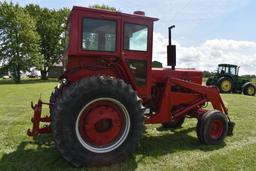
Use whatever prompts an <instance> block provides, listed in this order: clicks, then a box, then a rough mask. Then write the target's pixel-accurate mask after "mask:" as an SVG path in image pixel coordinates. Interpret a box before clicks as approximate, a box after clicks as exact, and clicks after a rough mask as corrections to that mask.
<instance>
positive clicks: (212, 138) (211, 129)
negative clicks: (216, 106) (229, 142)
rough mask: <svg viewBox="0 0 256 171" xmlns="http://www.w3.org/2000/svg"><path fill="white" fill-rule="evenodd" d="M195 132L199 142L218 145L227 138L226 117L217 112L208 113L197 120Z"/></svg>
mask: <svg viewBox="0 0 256 171" xmlns="http://www.w3.org/2000/svg"><path fill="white" fill-rule="evenodd" d="M196 131H197V137H198V139H199V141H200V142H202V143H204V144H207V145H215V144H220V143H222V142H223V141H224V138H225V137H226V136H227V132H228V120H227V117H226V115H225V114H223V113H222V112H220V111H218V110H212V111H208V112H206V113H204V114H203V116H202V117H201V118H199V119H198V123H197V128H196Z"/></svg>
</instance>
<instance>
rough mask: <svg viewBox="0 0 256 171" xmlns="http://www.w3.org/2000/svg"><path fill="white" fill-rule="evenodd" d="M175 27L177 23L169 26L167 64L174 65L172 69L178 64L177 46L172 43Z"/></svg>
mask: <svg viewBox="0 0 256 171" xmlns="http://www.w3.org/2000/svg"><path fill="white" fill-rule="evenodd" d="M173 28H175V25H172V26H170V27H169V28H168V30H169V44H168V46H167V66H172V69H173V70H174V69H175V66H176V46H175V45H172V29H173Z"/></svg>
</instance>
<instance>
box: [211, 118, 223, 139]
mask: <svg viewBox="0 0 256 171" xmlns="http://www.w3.org/2000/svg"><path fill="white" fill-rule="evenodd" d="M223 131H224V124H223V122H222V121H221V120H214V121H213V122H212V123H211V127H210V130H209V135H210V137H211V138H212V139H215V140H216V139H218V138H220V137H221V135H222V134H223Z"/></svg>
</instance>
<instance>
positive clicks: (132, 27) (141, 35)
mask: <svg viewBox="0 0 256 171" xmlns="http://www.w3.org/2000/svg"><path fill="white" fill-rule="evenodd" d="M147 47H148V27H147V26H146V25H140V24H131V23H125V24H124V49H125V50H134V51H147Z"/></svg>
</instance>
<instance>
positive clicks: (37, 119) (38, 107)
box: [27, 99, 51, 137]
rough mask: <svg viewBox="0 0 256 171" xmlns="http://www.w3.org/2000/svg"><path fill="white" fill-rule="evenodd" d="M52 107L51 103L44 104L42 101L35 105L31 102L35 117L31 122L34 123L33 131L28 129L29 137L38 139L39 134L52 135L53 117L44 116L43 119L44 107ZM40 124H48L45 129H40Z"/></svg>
mask: <svg viewBox="0 0 256 171" xmlns="http://www.w3.org/2000/svg"><path fill="white" fill-rule="evenodd" d="M43 104H45V105H50V103H44V102H42V101H41V99H39V100H38V102H37V104H35V105H34V104H33V102H31V108H32V109H33V110H34V116H33V117H32V118H31V122H32V123H33V126H32V130H31V129H28V131H27V135H28V136H31V137H36V136H37V135H38V134H45V133H51V127H50V122H51V117H50V116H44V117H42V116H41V115H42V105H43ZM40 122H44V123H47V124H46V125H44V126H43V127H40Z"/></svg>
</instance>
